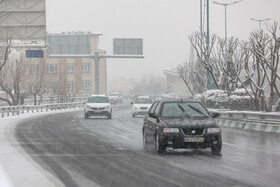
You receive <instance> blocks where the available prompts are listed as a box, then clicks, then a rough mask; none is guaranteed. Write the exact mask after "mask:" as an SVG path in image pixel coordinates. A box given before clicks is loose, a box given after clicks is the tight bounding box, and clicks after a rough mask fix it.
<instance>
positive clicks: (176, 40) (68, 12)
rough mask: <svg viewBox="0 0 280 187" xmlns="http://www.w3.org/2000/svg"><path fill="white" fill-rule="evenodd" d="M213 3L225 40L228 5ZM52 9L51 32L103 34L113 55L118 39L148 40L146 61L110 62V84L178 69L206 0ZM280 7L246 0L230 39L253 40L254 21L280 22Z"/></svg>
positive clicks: (91, 1) (113, 0) (90, 3)
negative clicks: (201, 0) (225, 12)
mask: <svg viewBox="0 0 280 187" xmlns="http://www.w3.org/2000/svg"><path fill="white" fill-rule="evenodd" d="M203 1H204V0H203ZM216 1H217V2H222V3H230V2H233V0H216ZM209 2H210V33H216V34H217V35H218V36H220V37H224V27H225V25H224V18H225V17H224V6H220V5H215V4H213V3H212V2H213V1H212V0H210V1H209ZM46 6H47V7H46V11H47V32H49V33H60V32H70V31H84V32H87V31H91V32H94V33H102V36H101V37H100V41H99V48H102V49H104V50H106V51H107V54H112V53H113V38H143V43H144V47H143V48H144V50H143V51H144V56H145V58H144V59H107V74H108V75H107V77H108V80H109V81H110V80H112V79H116V78H120V77H123V78H132V77H133V78H137V77H139V76H143V75H145V74H156V75H162V74H163V69H164V68H175V67H176V66H177V65H178V64H180V63H183V62H184V61H185V60H188V58H189V47H190V42H189V40H188V35H189V34H191V33H192V32H194V31H199V29H200V0H174V1H170V0H169V1H168V0H152V1H151V0H99V1H98V0H79V1H77V0H59V1H57V0H46ZM279 7H280V1H279V0H244V1H243V2H241V3H238V4H234V5H230V6H228V8H227V23H228V24H227V30H228V32H227V33H228V37H230V36H234V37H238V38H240V39H241V40H247V39H248V37H249V33H250V32H252V31H253V30H254V29H258V28H259V23H258V22H255V21H251V20H250V18H255V19H264V18H271V20H270V21H268V22H266V23H273V21H278V22H279V21H280V13H279ZM205 22H206V17H205ZM205 24H206V23H205ZM262 27H263V28H265V24H264V23H263V24H262Z"/></svg>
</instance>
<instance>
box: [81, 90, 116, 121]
mask: <svg viewBox="0 0 280 187" xmlns="http://www.w3.org/2000/svg"><path fill="white" fill-rule="evenodd" d="M84 114H85V119H88V117H89V116H107V117H108V119H111V118H112V106H111V103H110V100H109V98H108V97H107V96H106V95H91V96H89V97H88V99H87V102H86V104H85V107H84Z"/></svg>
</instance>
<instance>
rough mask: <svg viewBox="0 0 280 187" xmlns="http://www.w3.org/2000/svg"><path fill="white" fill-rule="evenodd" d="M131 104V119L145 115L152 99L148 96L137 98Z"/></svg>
mask: <svg viewBox="0 0 280 187" xmlns="http://www.w3.org/2000/svg"><path fill="white" fill-rule="evenodd" d="M131 104H132V117H135V115H145V114H147V113H148V111H149V109H150V107H151V106H152V104H153V99H152V98H151V97H149V96H138V97H136V98H135V99H134V101H133V102H132V103H131Z"/></svg>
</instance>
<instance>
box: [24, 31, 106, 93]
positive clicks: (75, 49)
mask: <svg viewBox="0 0 280 187" xmlns="http://www.w3.org/2000/svg"><path fill="white" fill-rule="evenodd" d="M100 35H101V34H94V33H83V32H71V33H59V34H48V37H47V43H48V46H47V48H46V49H38V51H43V57H42V56H41V58H40V57H39V58H38V54H37V55H36V54H34V55H33V56H32V55H31V57H30V55H29V54H28V52H30V51H31V52H33V53H34V51H36V49H23V50H22V54H21V58H22V59H21V61H23V62H25V63H26V64H28V66H29V69H30V70H29V71H30V76H32V77H33V78H31V83H30V85H31V86H33V87H34V88H31V89H34V90H36V88H38V85H40V84H41V86H42V85H44V86H43V88H42V90H45V93H49V94H58V95H62V94H74V95H88V94H95V93H96V90H95V87H96V86H95V72H96V71H95V61H94V59H93V58H89V57H87V58H85V57H80V56H86V55H93V54H94V53H95V52H98V53H99V54H106V51H104V50H101V49H99V48H98V46H99V36H100ZM51 56H54V57H51ZM98 71H99V94H107V69H106V59H105V58H102V59H100V60H99V70H98ZM43 75H44V76H43ZM42 76H43V77H42ZM32 79H33V80H32ZM39 79H42V80H41V82H38V81H39ZM32 82H33V83H32Z"/></svg>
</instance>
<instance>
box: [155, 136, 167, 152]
mask: <svg viewBox="0 0 280 187" xmlns="http://www.w3.org/2000/svg"><path fill="white" fill-rule="evenodd" d="M155 151H156V153H157V154H163V153H165V151H166V146H165V145H163V144H162V143H161V142H160V139H159V136H158V133H156V136H155Z"/></svg>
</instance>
